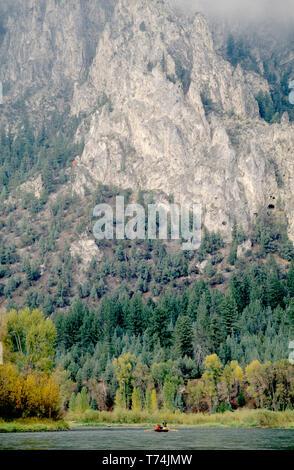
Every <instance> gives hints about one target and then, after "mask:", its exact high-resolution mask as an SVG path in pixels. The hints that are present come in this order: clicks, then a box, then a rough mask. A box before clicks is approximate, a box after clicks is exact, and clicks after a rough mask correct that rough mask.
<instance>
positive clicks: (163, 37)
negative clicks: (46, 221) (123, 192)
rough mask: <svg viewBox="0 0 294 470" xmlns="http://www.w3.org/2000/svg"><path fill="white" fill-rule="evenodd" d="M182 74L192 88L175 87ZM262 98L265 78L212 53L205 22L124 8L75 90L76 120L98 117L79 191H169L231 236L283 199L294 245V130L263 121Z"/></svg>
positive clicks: (165, 10)
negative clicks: (107, 187) (101, 186)
mask: <svg viewBox="0 0 294 470" xmlns="http://www.w3.org/2000/svg"><path fill="white" fill-rule="evenodd" d="M179 64H180V65H179ZM179 68H182V69H185V70H187V71H188V73H189V74H190V77H191V83H190V86H189V87H186V89H185V82H183V84H182V83H181V80H179V79H177V80H176V83H173V82H172V81H171V77H172V76H176V75H177V74H178V76H179V75H180V74H179V72H178V69H179ZM187 88H188V90H187ZM260 89H263V90H265V91H266V90H268V85H267V83H266V82H265V81H264V80H263V79H262V78H261V77H260V76H258V75H256V74H254V73H245V72H244V71H243V70H242V69H241V68H240V67H239V66H238V67H237V68H235V69H234V68H233V67H232V66H231V65H230V64H229V63H228V62H226V61H224V60H223V59H222V58H221V57H220V56H219V55H217V54H216V52H215V51H214V46H213V41H212V37H211V33H210V31H209V29H208V25H207V22H206V19H205V18H204V17H203V16H202V15H201V14H196V15H195V17H194V18H193V21H189V20H184V19H183V18H181V21H180V22H179V21H178V20H177V18H175V17H174V16H173V12H172V10H170V9H169V6H168V5H167V4H163V2H159V1H158V2H157V1H147V0H139V1H138V0H120V1H119V2H118V4H117V6H116V8H115V13H114V16H113V19H112V22H111V23H109V24H108V25H107V26H106V28H105V30H104V32H103V35H102V37H101V39H100V42H99V44H98V47H97V51H96V56H95V59H94V60H93V64H92V66H91V68H90V72H89V79H88V80H87V82H85V83H84V84H83V86H81V87H79V86H77V87H76V89H75V94H74V100H73V107H72V112H73V113H74V114H77V113H79V112H81V111H86V112H91V111H94V112H93V115H92V118H91V124H90V129H89V132H88V133H87V135H86V145H85V150H84V153H83V155H82V158H81V160H80V162H79V165H78V166H77V167H76V172H77V177H76V183H75V185H74V189H75V190H76V191H78V192H81V191H83V186H94V185H95V184H96V183H97V182H98V181H101V182H103V183H105V184H115V185H118V186H122V187H132V188H139V187H140V188H143V189H148V190H151V191H155V192H160V191H164V192H165V193H166V194H173V195H174V197H175V201H178V202H186V203H188V202H190V203H193V202H198V203H201V204H202V207H203V216H204V219H203V220H204V224H205V225H206V227H207V228H208V229H209V230H216V229H219V230H221V231H222V232H223V234H224V236H225V237H229V236H230V229H231V225H232V221H233V219H234V217H236V218H237V220H238V221H239V222H241V223H242V224H243V226H244V228H248V225H250V223H251V222H252V221H253V220H254V218H255V217H256V214H258V213H259V212H260V210H261V208H263V207H268V206H269V205H270V206H271V210H274V209H276V203H277V201H278V200H279V204H280V205H282V206H283V208H284V209H285V212H286V215H287V218H288V221H289V233H290V236H292V237H294V221H293V211H294V204H293V199H292V182H293V177H294V172H293V163H292V162H293V149H294V140H293V137H294V134H293V126H292V125H291V124H289V122H287V120H283V123H282V124H281V125H278V124H276V125H271V126H270V125H268V124H267V123H265V122H264V121H262V120H261V119H260V118H259V115H258V107H257V103H256V100H255V98H254V96H255V94H256V93H257V91H259V90H260ZM102 96H104V101H105V104H104V105H101V104H100V106H99V104H98V105H97V103H99V97H102ZM94 102H95V103H96V109H94V110H93V103H94ZM203 102H204V103H206V106H204V105H203ZM100 103H101V101H100ZM102 103H103V101H102ZM207 103H208V104H207ZM208 106H209V108H210V109H211V110H212V111H211V112H210V113H207V112H205V111H207V109H206V110H205V108H207V107H208ZM272 206H274V207H272Z"/></svg>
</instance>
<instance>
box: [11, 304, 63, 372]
mask: <svg viewBox="0 0 294 470" xmlns="http://www.w3.org/2000/svg"><path fill="white" fill-rule="evenodd" d="M5 322H6V328H7V335H6V338H5V340H4V341H5V347H6V348H8V349H9V350H10V352H11V361H12V362H13V363H15V364H17V366H18V367H19V369H20V370H24V371H25V370H27V371H28V370H30V369H40V370H43V371H49V370H51V369H52V368H53V358H54V344H55V340H56V329H55V326H54V324H53V322H52V320H50V319H49V318H45V317H44V315H43V313H42V312H40V311H39V310H37V309H35V310H30V309H29V308H25V309H23V310H19V311H17V310H11V311H10V312H9V313H8V314H7V315H6V317H5Z"/></svg>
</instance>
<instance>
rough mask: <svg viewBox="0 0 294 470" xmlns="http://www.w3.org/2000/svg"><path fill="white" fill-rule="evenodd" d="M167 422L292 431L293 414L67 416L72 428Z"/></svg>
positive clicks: (119, 413) (90, 413)
mask: <svg viewBox="0 0 294 470" xmlns="http://www.w3.org/2000/svg"><path fill="white" fill-rule="evenodd" d="M163 420H166V421H167V422H168V423H169V425H174V426H205V427H210V426H211V427H221V426H222V427H261V428H293V429H294V411H291V410H287V411H269V410H244V409H243V410H237V411H234V412H230V411H227V412H225V413H215V414H212V415H209V414H204V413H198V414H193V413H191V414H185V413H180V412H175V413H173V412H170V411H163V410H161V411H158V412H155V413H148V412H145V411H127V410H115V411H112V412H107V411H102V412H99V411H93V410H88V411H85V412H84V413H82V414H77V413H69V414H68V415H67V421H69V422H70V424H71V426H75V425H83V426H103V425H104V426H105V425H106V426H107V425H120V426H122V425H137V426H153V425H154V424H156V423H161V422H162V421H163Z"/></svg>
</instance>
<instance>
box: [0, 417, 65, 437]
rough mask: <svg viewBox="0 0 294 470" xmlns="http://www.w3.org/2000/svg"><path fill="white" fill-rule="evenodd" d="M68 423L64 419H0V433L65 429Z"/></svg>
mask: <svg viewBox="0 0 294 470" xmlns="http://www.w3.org/2000/svg"><path fill="white" fill-rule="evenodd" d="M67 429H69V424H68V423H67V422H66V421H64V420H59V421H54V420H52V419H38V418H19V419H15V420H13V421H4V420H0V433H3V432H40V431H66V430H67Z"/></svg>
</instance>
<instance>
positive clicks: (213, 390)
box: [202, 354, 223, 412]
mask: <svg viewBox="0 0 294 470" xmlns="http://www.w3.org/2000/svg"><path fill="white" fill-rule="evenodd" d="M203 365H204V373H203V375H202V379H203V381H204V390H205V396H206V397H207V403H208V407H209V411H210V412H212V410H213V407H216V406H217V402H218V384H219V381H220V376H221V373H222V368H223V366H222V364H221V362H220V360H219V358H218V356H217V354H211V355H210V356H207V357H206V358H205V360H204V363H203Z"/></svg>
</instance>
